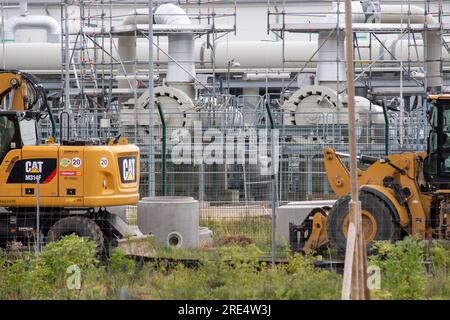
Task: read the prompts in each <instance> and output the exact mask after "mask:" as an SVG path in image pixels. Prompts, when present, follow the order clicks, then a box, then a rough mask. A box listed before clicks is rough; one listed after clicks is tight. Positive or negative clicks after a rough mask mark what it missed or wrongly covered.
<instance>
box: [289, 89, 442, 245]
mask: <svg viewBox="0 0 450 320" xmlns="http://www.w3.org/2000/svg"><path fill="white" fill-rule="evenodd" d="M429 101H430V108H429V111H428V117H429V121H430V128H431V129H430V134H429V136H428V151H427V152H403V153H399V154H390V155H388V156H385V157H380V158H374V157H370V156H360V157H359V160H360V162H361V163H363V164H365V166H363V167H362V169H358V186H359V190H360V198H363V200H360V201H361V204H362V222H363V232H364V236H365V241H366V244H369V243H371V242H372V241H374V240H391V241H395V240H397V239H399V238H400V237H402V236H404V235H412V236H417V237H419V238H421V239H441V240H448V239H449V238H450V223H449V222H450V126H449V125H448V124H449V123H450V95H448V94H443V95H432V96H430V97H429ZM343 157H348V155H346V154H343V153H339V152H336V151H335V150H334V149H332V148H325V149H324V150H323V161H324V167H325V171H326V174H327V178H328V182H329V184H330V186H331V188H332V189H333V191H334V193H335V194H336V195H337V196H338V198H339V199H338V200H337V201H336V203H335V204H334V205H333V207H332V208H327V209H326V210H324V208H322V210H321V212H317V213H315V212H314V211H313V212H311V214H310V216H308V219H309V221H305V222H303V223H302V224H301V225H298V226H295V225H293V226H292V228H293V229H292V230H302V232H303V233H302V234H301V241H300V245H299V244H295V247H296V248H298V247H300V248H301V250H302V251H304V252H311V251H314V250H316V249H318V248H319V247H321V246H324V245H328V244H329V243H330V244H331V246H333V244H334V245H335V246H336V247H338V248H340V250H342V249H345V248H344V246H345V238H346V232H347V226H348V221H349V219H348V214H349V203H350V197H349V192H350V174H349V170H348V169H347V167H346V165H345V164H344V162H343ZM324 225H326V228H325V227H324ZM292 232H293V231H292ZM293 239H294V240H293V241H294V243H296V241H297V240H298V235H295V237H294V238H293ZM291 240H292V239H291ZM338 251H339V250H338Z"/></svg>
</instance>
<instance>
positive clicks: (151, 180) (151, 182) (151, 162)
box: [148, 0, 155, 197]
mask: <svg viewBox="0 0 450 320" xmlns="http://www.w3.org/2000/svg"><path fill="white" fill-rule="evenodd" d="M153 76H154V70H153V0H148V97H149V99H148V112H149V114H148V116H149V120H148V132H149V153H148V196H149V197H154V196H155V152H154V151H155V148H154V145H153V142H154V141H153V135H154V132H153V126H154V122H155V119H154V93H153V86H154V83H153Z"/></svg>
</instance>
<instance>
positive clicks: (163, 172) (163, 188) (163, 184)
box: [157, 103, 167, 196]
mask: <svg viewBox="0 0 450 320" xmlns="http://www.w3.org/2000/svg"><path fill="white" fill-rule="evenodd" d="M157 107H158V112H159V117H160V118H161V124H162V130H163V132H162V151H161V152H162V155H161V166H162V168H161V175H162V177H161V192H162V195H163V196H166V195H167V194H166V193H167V192H166V191H167V188H166V180H167V177H166V175H167V174H166V171H167V170H166V168H167V163H166V162H167V160H166V149H167V147H166V139H167V126H166V119H165V118H164V112H163V110H162V108H161V104H159V103H158V105H157Z"/></svg>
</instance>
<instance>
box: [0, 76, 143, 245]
mask: <svg viewBox="0 0 450 320" xmlns="http://www.w3.org/2000/svg"><path fill="white" fill-rule="evenodd" d="M0 103H1V107H0V186H1V187H0V211H1V212H0V245H7V243H8V242H11V241H16V242H22V243H23V242H30V240H33V241H35V239H36V238H37V237H36V235H37V233H38V232H39V234H40V235H41V237H43V238H45V241H47V242H48V241H55V240H57V239H59V238H60V237H62V236H64V235H67V234H72V233H75V234H77V235H80V236H83V237H88V238H90V239H92V240H93V241H95V243H96V245H97V247H96V250H97V252H99V253H100V252H102V253H103V252H105V250H106V249H108V248H109V246H110V245H111V244H114V243H115V242H116V240H117V239H119V238H121V237H123V236H125V235H127V234H130V230H129V229H128V226H127V225H126V223H125V222H124V221H123V220H122V219H120V218H119V216H118V215H117V214H114V212H116V211H117V210H115V209H117V208H118V207H119V206H126V205H134V204H136V203H137V202H138V201H139V172H140V169H139V162H140V161H139V157H140V154H139V149H138V147H137V146H135V145H132V144H128V142H127V140H126V139H124V138H121V137H120V136H117V137H115V138H111V139H109V141H107V142H105V143H103V144H100V143H99V142H96V141H94V140H86V141H79V140H76V141H75V140H67V141H64V140H63V141H61V142H60V143H58V144H57V143H55V138H54V137H53V138H49V139H47V140H46V141H45V143H41V141H40V138H39V121H40V120H41V119H42V118H44V117H47V116H48V117H50V120H51V123H52V126H53V130H52V131H53V136H54V135H55V133H56V129H55V121H54V120H53V115H52V113H51V109H50V108H49V106H48V105H47V97H46V93H45V90H44V88H43V87H42V86H41V85H40V84H39V83H38V81H37V80H36V79H35V78H34V77H33V76H32V75H30V74H27V73H25V72H21V71H18V70H0ZM38 208H39V210H38ZM37 211H39V216H40V219H39V221H38V220H37ZM37 226H39V229H40V230H37Z"/></svg>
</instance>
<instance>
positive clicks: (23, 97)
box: [0, 69, 56, 137]
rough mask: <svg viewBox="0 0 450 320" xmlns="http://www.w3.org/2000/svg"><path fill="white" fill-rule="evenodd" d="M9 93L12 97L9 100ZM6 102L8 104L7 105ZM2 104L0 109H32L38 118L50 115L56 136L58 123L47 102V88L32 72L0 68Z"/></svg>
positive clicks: (0, 103)
mask: <svg viewBox="0 0 450 320" xmlns="http://www.w3.org/2000/svg"><path fill="white" fill-rule="evenodd" d="M8 95H10V99H8V101H7V99H6V97H7V96H8ZM6 103H8V104H7V105H5V104H6ZM0 105H1V108H0V109H1V110H6V111H18V112H27V111H32V112H33V113H34V114H35V115H37V117H38V118H41V117H46V116H47V115H48V116H49V117H50V121H51V124H52V136H53V137H55V136H56V123H55V120H54V118H53V114H52V111H51V109H50V107H49V105H48V103H47V94H46V92H45V89H44V88H43V87H42V85H41V84H40V83H39V82H38V81H37V79H36V78H35V77H34V76H32V75H31V74H29V73H26V72H22V71H19V70H4V69H0ZM44 112H46V114H45V113H44Z"/></svg>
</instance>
